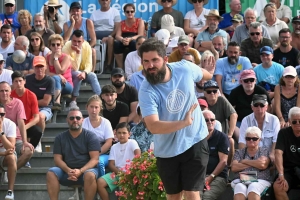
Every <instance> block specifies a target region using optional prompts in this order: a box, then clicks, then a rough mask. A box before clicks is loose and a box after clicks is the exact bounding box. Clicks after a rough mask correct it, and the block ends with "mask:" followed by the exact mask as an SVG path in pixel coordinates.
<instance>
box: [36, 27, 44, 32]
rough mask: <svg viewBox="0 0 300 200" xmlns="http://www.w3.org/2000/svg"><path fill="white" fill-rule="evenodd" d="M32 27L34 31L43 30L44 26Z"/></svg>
mask: <svg viewBox="0 0 300 200" xmlns="http://www.w3.org/2000/svg"><path fill="white" fill-rule="evenodd" d="M34 29H35V30H36V31H42V30H44V28H43V27H42V26H35V27H34Z"/></svg>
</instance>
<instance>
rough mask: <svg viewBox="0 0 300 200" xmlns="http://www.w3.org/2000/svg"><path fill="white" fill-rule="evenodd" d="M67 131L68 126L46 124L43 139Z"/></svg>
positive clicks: (64, 124) (65, 124)
mask: <svg viewBox="0 0 300 200" xmlns="http://www.w3.org/2000/svg"><path fill="white" fill-rule="evenodd" d="M66 130H68V124H67V123H66V121H65V123H48V124H47V125H46V129H45V132H44V136H43V137H55V136H57V135H58V134H60V133H61V132H63V131H66Z"/></svg>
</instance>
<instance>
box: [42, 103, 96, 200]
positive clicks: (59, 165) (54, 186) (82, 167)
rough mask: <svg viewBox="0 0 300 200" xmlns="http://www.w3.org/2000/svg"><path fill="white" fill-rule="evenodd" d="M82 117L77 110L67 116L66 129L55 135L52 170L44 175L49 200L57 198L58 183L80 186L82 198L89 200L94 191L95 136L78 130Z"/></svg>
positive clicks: (74, 109)
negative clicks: (81, 187)
mask: <svg viewBox="0 0 300 200" xmlns="http://www.w3.org/2000/svg"><path fill="white" fill-rule="evenodd" d="M82 122H83V116H82V113H81V112H80V110H79V108H78V107H73V108H71V109H70V111H69V113H68V115H67V123H68V126H69V129H68V130H67V131H64V132H62V133H60V134H59V135H58V136H56V138H55V141H54V147H53V154H54V161H55V164H56V167H52V168H50V169H49V171H48V172H47V188H48V194H49V197H50V199H58V195H59V190H60V184H61V185H64V186H73V185H81V186H83V187H84V199H86V200H93V199H94V197H95V194H96V191H97V182H96V181H97V178H98V168H97V164H98V161H99V149H101V148H100V141H99V139H98V137H97V136H96V134H94V133H93V132H90V131H88V130H86V129H83V128H82Z"/></svg>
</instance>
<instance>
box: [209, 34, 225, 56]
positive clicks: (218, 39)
mask: <svg viewBox="0 0 300 200" xmlns="http://www.w3.org/2000/svg"><path fill="white" fill-rule="evenodd" d="M211 42H212V45H213V46H214V48H215V50H216V51H217V52H218V54H219V58H225V57H227V54H226V50H225V47H226V42H225V39H224V38H223V37H222V36H219V35H217V36H215V37H214V38H213V39H212V41H211Z"/></svg>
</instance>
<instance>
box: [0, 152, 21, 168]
mask: <svg viewBox="0 0 300 200" xmlns="http://www.w3.org/2000/svg"><path fill="white" fill-rule="evenodd" d="M14 154H15V161H16V163H17V154H16V152H15V153H14ZM4 158H5V156H0V167H1V168H2V169H4V170H5V171H7V167H6V166H3V161H4Z"/></svg>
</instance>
